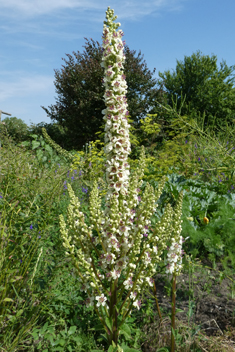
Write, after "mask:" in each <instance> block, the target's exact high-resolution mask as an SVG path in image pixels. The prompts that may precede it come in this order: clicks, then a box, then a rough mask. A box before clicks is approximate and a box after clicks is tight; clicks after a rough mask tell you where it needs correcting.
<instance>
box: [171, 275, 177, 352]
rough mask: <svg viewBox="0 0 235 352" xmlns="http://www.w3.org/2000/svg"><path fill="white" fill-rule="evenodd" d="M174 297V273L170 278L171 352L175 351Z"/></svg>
mask: <svg viewBox="0 0 235 352" xmlns="http://www.w3.org/2000/svg"><path fill="white" fill-rule="evenodd" d="M175 298H176V274H175V273H174V274H173V278H172V302H171V305H172V308H171V352H174V351H175V336H174V332H175Z"/></svg>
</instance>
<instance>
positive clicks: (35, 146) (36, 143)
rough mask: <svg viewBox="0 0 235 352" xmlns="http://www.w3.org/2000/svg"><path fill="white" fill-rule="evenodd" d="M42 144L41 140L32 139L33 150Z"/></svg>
mask: <svg viewBox="0 0 235 352" xmlns="http://www.w3.org/2000/svg"><path fill="white" fill-rule="evenodd" d="M39 146H40V142H38V141H32V150H34V149H36V148H38V147H39Z"/></svg>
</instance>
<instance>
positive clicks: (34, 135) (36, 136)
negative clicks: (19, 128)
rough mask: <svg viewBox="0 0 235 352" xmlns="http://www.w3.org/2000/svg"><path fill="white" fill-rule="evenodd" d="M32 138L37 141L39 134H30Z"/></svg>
mask: <svg viewBox="0 0 235 352" xmlns="http://www.w3.org/2000/svg"><path fill="white" fill-rule="evenodd" d="M30 137H33V138H34V139H37V138H38V135H37V134H30Z"/></svg>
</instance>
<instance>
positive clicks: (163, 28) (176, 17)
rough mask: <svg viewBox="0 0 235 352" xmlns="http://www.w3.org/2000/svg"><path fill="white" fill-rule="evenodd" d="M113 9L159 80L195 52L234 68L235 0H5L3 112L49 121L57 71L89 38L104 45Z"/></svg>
mask: <svg viewBox="0 0 235 352" xmlns="http://www.w3.org/2000/svg"><path fill="white" fill-rule="evenodd" d="M108 6H110V7H111V8H113V9H114V11H115V14H116V15H117V16H118V21H119V22H121V27H120V28H121V29H122V30H123V31H124V34H125V36H124V39H125V40H126V43H127V44H128V46H129V47H130V49H134V50H137V53H138V51H139V50H141V52H142V54H144V59H145V61H146V62H147V65H148V68H149V69H151V70H153V68H154V67H156V77H157V76H158V72H159V71H160V72H163V71H165V70H171V69H175V67H176V59H178V60H183V59H184V56H185V55H187V56H190V55H191V54H192V53H193V52H196V51H197V50H200V51H201V52H202V53H203V54H205V55H212V54H215V55H217V57H218V63H219V62H221V61H222V59H224V60H226V63H227V64H228V65H229V66H231V65H234V64H235V45H234V44H235V43H234V42H235V39H234V35H235V21H234V15H235V1H234V0H155V1H149V0H128V1H125V0H119V1H110V0H109V1H106V0H0V44H1V45H0V110H3V111H6V112H9V113H11V114H12V116H16V117H18V118H20V119H22V120H23V121H25V122H26V123H27V124H28V125H30V123H31V122H32V123H35V124H36V123H39V122H42V121H44V122H47V123H49V122H51V120H50V118H49V117H47V115H46V113H45V111H44V110H43V109H42V108H41V106H45V107H48V106H49V105H51V104H54V103H55V98H56V93H55V87H54V83H53V82H54V69H60V68H61V67H62V64H63V61H62V58H65V57H66V54H72V52H73V51H75V52H76V51H78V50H79V51H80V52H82V51H83V45H84V44H85V40H84V37H87V38H92V39H94V40H98V41H100V42H101V35H102V30H103V21H104V19H105V11H106V9H107V7H108ZM4 117H6V116H5V115H2V119H4Z"/></svg>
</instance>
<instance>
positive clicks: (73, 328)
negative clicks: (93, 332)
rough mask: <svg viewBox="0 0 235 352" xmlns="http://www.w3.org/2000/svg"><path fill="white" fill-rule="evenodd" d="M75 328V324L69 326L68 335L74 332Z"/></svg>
mask: <svg viewBox="0 0 235 352" xmlns="http://www.w3.org/2000/svg"><path fill="white" fill-rule="evenodd" d="M76 330H77V327H76V326H71V327H70V329H69V331H68V335H72V334H74V333H75V331H76Z"/></svg>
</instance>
